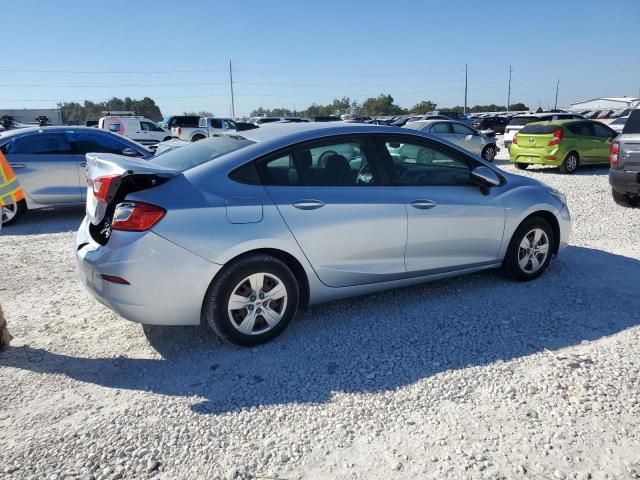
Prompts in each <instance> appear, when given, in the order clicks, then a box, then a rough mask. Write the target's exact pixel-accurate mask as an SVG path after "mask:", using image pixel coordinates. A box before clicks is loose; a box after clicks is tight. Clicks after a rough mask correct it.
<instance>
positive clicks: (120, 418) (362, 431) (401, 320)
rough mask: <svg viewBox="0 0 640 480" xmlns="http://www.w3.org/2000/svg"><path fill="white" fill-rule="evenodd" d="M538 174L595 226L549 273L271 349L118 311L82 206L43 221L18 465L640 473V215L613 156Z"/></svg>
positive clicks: (12, 443)
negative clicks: (102, 298) (95, 261)
mask: <svg viewBox="0 0 640 480" xmlns="http://www.w3.org/2000/svg"><path fill="white" fill-rule="evenodd" d="M501 158H504V152H502V155H501ZM497 163H498V164H499V165H500V166H501V167H503V168H505V169H506V170H508V171H512V168H511V166H509V165H507V164H506V162H504V161H501V160H497ZM524 174H526V175H532V176H534V177H536V178H539V179H541V180H543V181H545V182H547V183H548V184H550V185H553V186H555V187H557V188H559V189H561V190H562V191H564V192H565V193H566V194H567V197H568V202H569V206H570V209H571V211H572V214H573V217H574V222H575V223H574V232H573V235H572V239H571V246H570V247H569V248H568V249H567V250H566V251H565V252H564V254H563V255H561V256H560V257H558V258H557V259H555V260H554V261H553V262H552V264H551V266H550V268H549V270H548V271H547V272H546V274H545V275H544V276H543V277H542V278H540V279H539V280H537V281H534V282H531V283H526V284H524V283H523V284H520V283H512V282H510V281H508V280H506V279H504V278H503V277H502V276H501V275H500V274H499V273H497V272H486V273H480V274H475V275H471V276H467V277H462V278H457V279H450V280H446V281H439V282H435V283H431V284H427V285H422V286H417V287H411V288H405V289H401V290H394V291H390V292H385V293H380V294H376V295H371V296H367V297H363V298H356V299H350V300H346V301H340V302H333V303H329V304H325V305H321V306H317V307H314V308H312V309H310V310H309V311H308V312H306V313H303V314H301V315H299V317H298V319H297V320H296V321H295V322H294V323H293V324H292V325H291V326H290V327H289V329H288V330H287V332H285V334H284V335H282V336H281V337H280V338H278V339H277V340H276V341H274V342H272V343H270V344H268V345H264V346H261V347H259V348H253V349H238V348H234V347H230V346H227V345H222V344H220V343H218V342H216V341H211V340H205V339H203V338H202V336H201V334H200V330H199V329H198V328H157V327H156V328H143V327H141V326H140V325H136V324H133V323H129V322H126V321H124V320H122V319H120V318H118V317H117V316H116V315H115V314H113V313H112V312H111V311H109V310H108V309H107V308H105V307H103V306H101V305H100V304H98V303H97V302H95V301H94V300H92V298H91V297H90V296H89V294H88V293H87V292H85V291H84V289H83V288H82V287H81V285H80V282H79V281H78V278H77V275H76V273H75V270H74V260H73V236H74V234H73V232H72V230H73V229H74V228H75V227H76V226H77V225H78V224H79V222H80V219H81V216H82V212H81V211H78V210H67V211H62V210H61V211H56V212H38V213H33V214H30V215H29V217H28V218H26V219H25V221H24V222H22V223H21V224H19V225H17V226H14V227H13V228H7V229H5V230H3V232H2V235H0V252H1V256H2V260H1V262H2V263H1V265H2V273H3V275H2V277H3V282H2V285H1V286H0V300H1V301H2V305H3V308H4V309H5V313H6V315H7V317H8V320H9V325H10V327H11V331H12V333H13V335H14V336H15V337H16V339H15V343H14V345H15V346H14V347H12V348H11V349H9V350H7V351H5V352H2V353H0V432H1V435H0V477H3V475H4V477H3V478H7V479H14V478H33V479H43V478H47V479H62V478H99V479H112V478H158V479H160V478H161V479H181V478H207V479H214V478H229V479H232V478H242V479H245V478H255V479H257V478H263V479H264V478H280V479H297V478H311V479H315V478H317V479H353V478H363V479H376V478H380V479H396V478H426V479H431V478H433V479H441V478H455V479H465V478H491V479H499V478H509V479H512V478H513V479H519V478H522V479H572V478H578V479H587V478H594V479H602V478H610V479H625V478H639V477H640V350H639V347H638V344H639V343H640V327H639V324H640V295H639V294H640V286H639V285H640V261H639V259H640V248H639V246H640V242H639V239H640V210H639V209H625V208H622V207H619V206H617V205H615V204H614V203H613V201H612V199H611V195H610V190H609V187H608V184H607V169H606V168H589V169H584V170H581V171H580V172H579V173H578V174H576V175H573V176H561V175H559V174H558V173H557V170H556V169H553V168H536V169H531V171H527V172H525V173H524Z"/></svg>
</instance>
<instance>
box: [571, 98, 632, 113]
mask: <svg viewBox="0 0 640 480" xmlns="http://www.w3.org/2000/svg"><path fill="white" fill-rule="evenodd" d="M638 104H640V98H638V97H603V98H593V99H591V100H584V101H582V102H576V103H572V104H571V110H619V109H625V108H634V107H636V106H638Z"/></svg>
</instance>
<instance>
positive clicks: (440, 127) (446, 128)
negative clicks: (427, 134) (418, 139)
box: [431, 122, 451, 133]
mask: <svg viewBox="0 0 640 480" xmlns="http://www.w3.org/2000/svg"><path fill="white" fill-rule="evenodd" d="M431 132H432V133H451V125H450V124H448V123H444V122H441V123H436V124H435V125H434V126H433V127H432V128H431Z"/></svg>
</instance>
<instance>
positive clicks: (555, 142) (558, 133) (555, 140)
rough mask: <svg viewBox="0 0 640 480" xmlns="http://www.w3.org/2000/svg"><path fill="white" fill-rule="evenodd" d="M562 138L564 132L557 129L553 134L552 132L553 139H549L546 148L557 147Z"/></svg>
mask: <svg viewBox="0 0 640 480" xmlns="http://www.w3.org/2000/svg"><path fill="white" fill-rule="evenodd" d="M563 136H564V130H563V129H561V128H559V129H557V130H556V131H555V132H553V137H551V140H550V141H549V143H547V145H548V146H551V145H558V144H559V143H560V141H561V140H562V137H563Z"/></svg>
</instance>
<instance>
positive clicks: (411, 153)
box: [384, 138, 471, 186]
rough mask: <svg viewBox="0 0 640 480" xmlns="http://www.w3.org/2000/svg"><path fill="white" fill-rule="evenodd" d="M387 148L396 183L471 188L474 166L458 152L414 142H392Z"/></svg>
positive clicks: (386, 145) (386, 142)
mask: <svg viewBox="0 0 640 480" xmlns="http://www.w3.org/2000/svg"><path fill="white" fill-rule="evenodd" d="M384 147H385V149H386V150H387V152H388V153H389V155H390V157H391V160H392V163H393V170H394V172H393V173H394V177H395V179H394V183H397V184H399V185H416V186H463V185H469V180H470V174H471V167H470V166H469V164H468V163H467V162H466V161H464V160H463V159H462V158H460V157H459V155H458V154H457V153H456V152H453V151H449V149H446V148H442V147H440V146H437V145H435V144H431V143H426V142H422V141H420V140H412V139H404V138H403V139H398V140H395V139H393V140H388V141H385V142H384Z"/></svg>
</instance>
